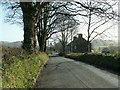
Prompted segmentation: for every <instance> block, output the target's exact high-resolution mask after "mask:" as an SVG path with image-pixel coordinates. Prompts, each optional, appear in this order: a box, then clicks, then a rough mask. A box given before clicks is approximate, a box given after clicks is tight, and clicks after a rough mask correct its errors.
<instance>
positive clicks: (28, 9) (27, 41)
mask: <svg viewBox="0 0 120 90" xmlns="http://www.w3.org/2000/svg"><path fill="white" fill-rule="evenodd" d="M20 6H21V9H22V12H23V23H24V42H23V49H25V50H26V51H28V52H33V51H34V47H35V41H36V37H35V36H36V35H35V20H36V19H35V10H34V8H33V7H32V4H31V2H29V3H25V2H20Z"/></svg>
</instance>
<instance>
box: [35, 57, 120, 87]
mask: <svg viewBox="0 0 120 90" xmlns="http://www.w3.org/2000/svg"><path fill="white" fill-rule="evenodd" d="M37 87H38V88H118V75H115V74H112V73H109V72H107V71H104V70H101V69H98V68H96V67H94V66H91V65H88V64H85V63H82V62H78V61H74V60H72V59H68V58H64V57H59V56H52V57H50V60H49V62H48V65H47V66H46V68H45V69H44V70H43V72H42V73H41V78H40V79H39V80H38V82H37Z"/></svg>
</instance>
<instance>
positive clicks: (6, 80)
mask: <svg viewBox="0 0 120 90" xmlns="http://www.w3.org/2000/svg"><path fill="white" fill-rule="evenodd" d="M12 60H13V61H14V62H13V63H12V64H7V63H5V62H3V63H2V68H3V71H2V88H32V87H33V86H34V84H35V83H36V79H37V78H38V75H39V73H40V70H42V68H43V66H44V64H45V63H46V62H47V61H48V56H47V55H46V54H45V53H40V54H34V55H21V56H13V57H12Z"/></svg>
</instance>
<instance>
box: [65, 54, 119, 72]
mask: <svg viewBox="0 0 120 90" xmlns="http://www.w3.org/2000/svg"><path fill="white" fill-rule="evenodd" d="M65 57H67V58H71V59H75V60H77V61H82V62H86V63H89V64H92V65H97V66H100V67H103V68H107V69H110V70H114V71H117V72H119V68H120V65H119V64H120V56H119V55H115V54H93V53H89V54H84V53H78V54H67V55H65Z"/></svg>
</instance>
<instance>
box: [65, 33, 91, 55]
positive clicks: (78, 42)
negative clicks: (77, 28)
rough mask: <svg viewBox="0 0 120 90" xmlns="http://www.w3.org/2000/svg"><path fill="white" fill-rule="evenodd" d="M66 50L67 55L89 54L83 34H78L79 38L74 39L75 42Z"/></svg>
mask: <svg viewBox="0 0 120 90" xmlns="http://www.w3.org/2000/svg"><path fill="white" fill-rule="evenodd" d="M90 47H91V45H90ZM66 49H67V50H66V51H67V53H85V52H87V40H85V39H84V38H83V37H82V34H78V37H74V39H73V41H72V42H70V43H69V44H68V45H67V48H66ZM90 50H91V48H90Z"/></svg>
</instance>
